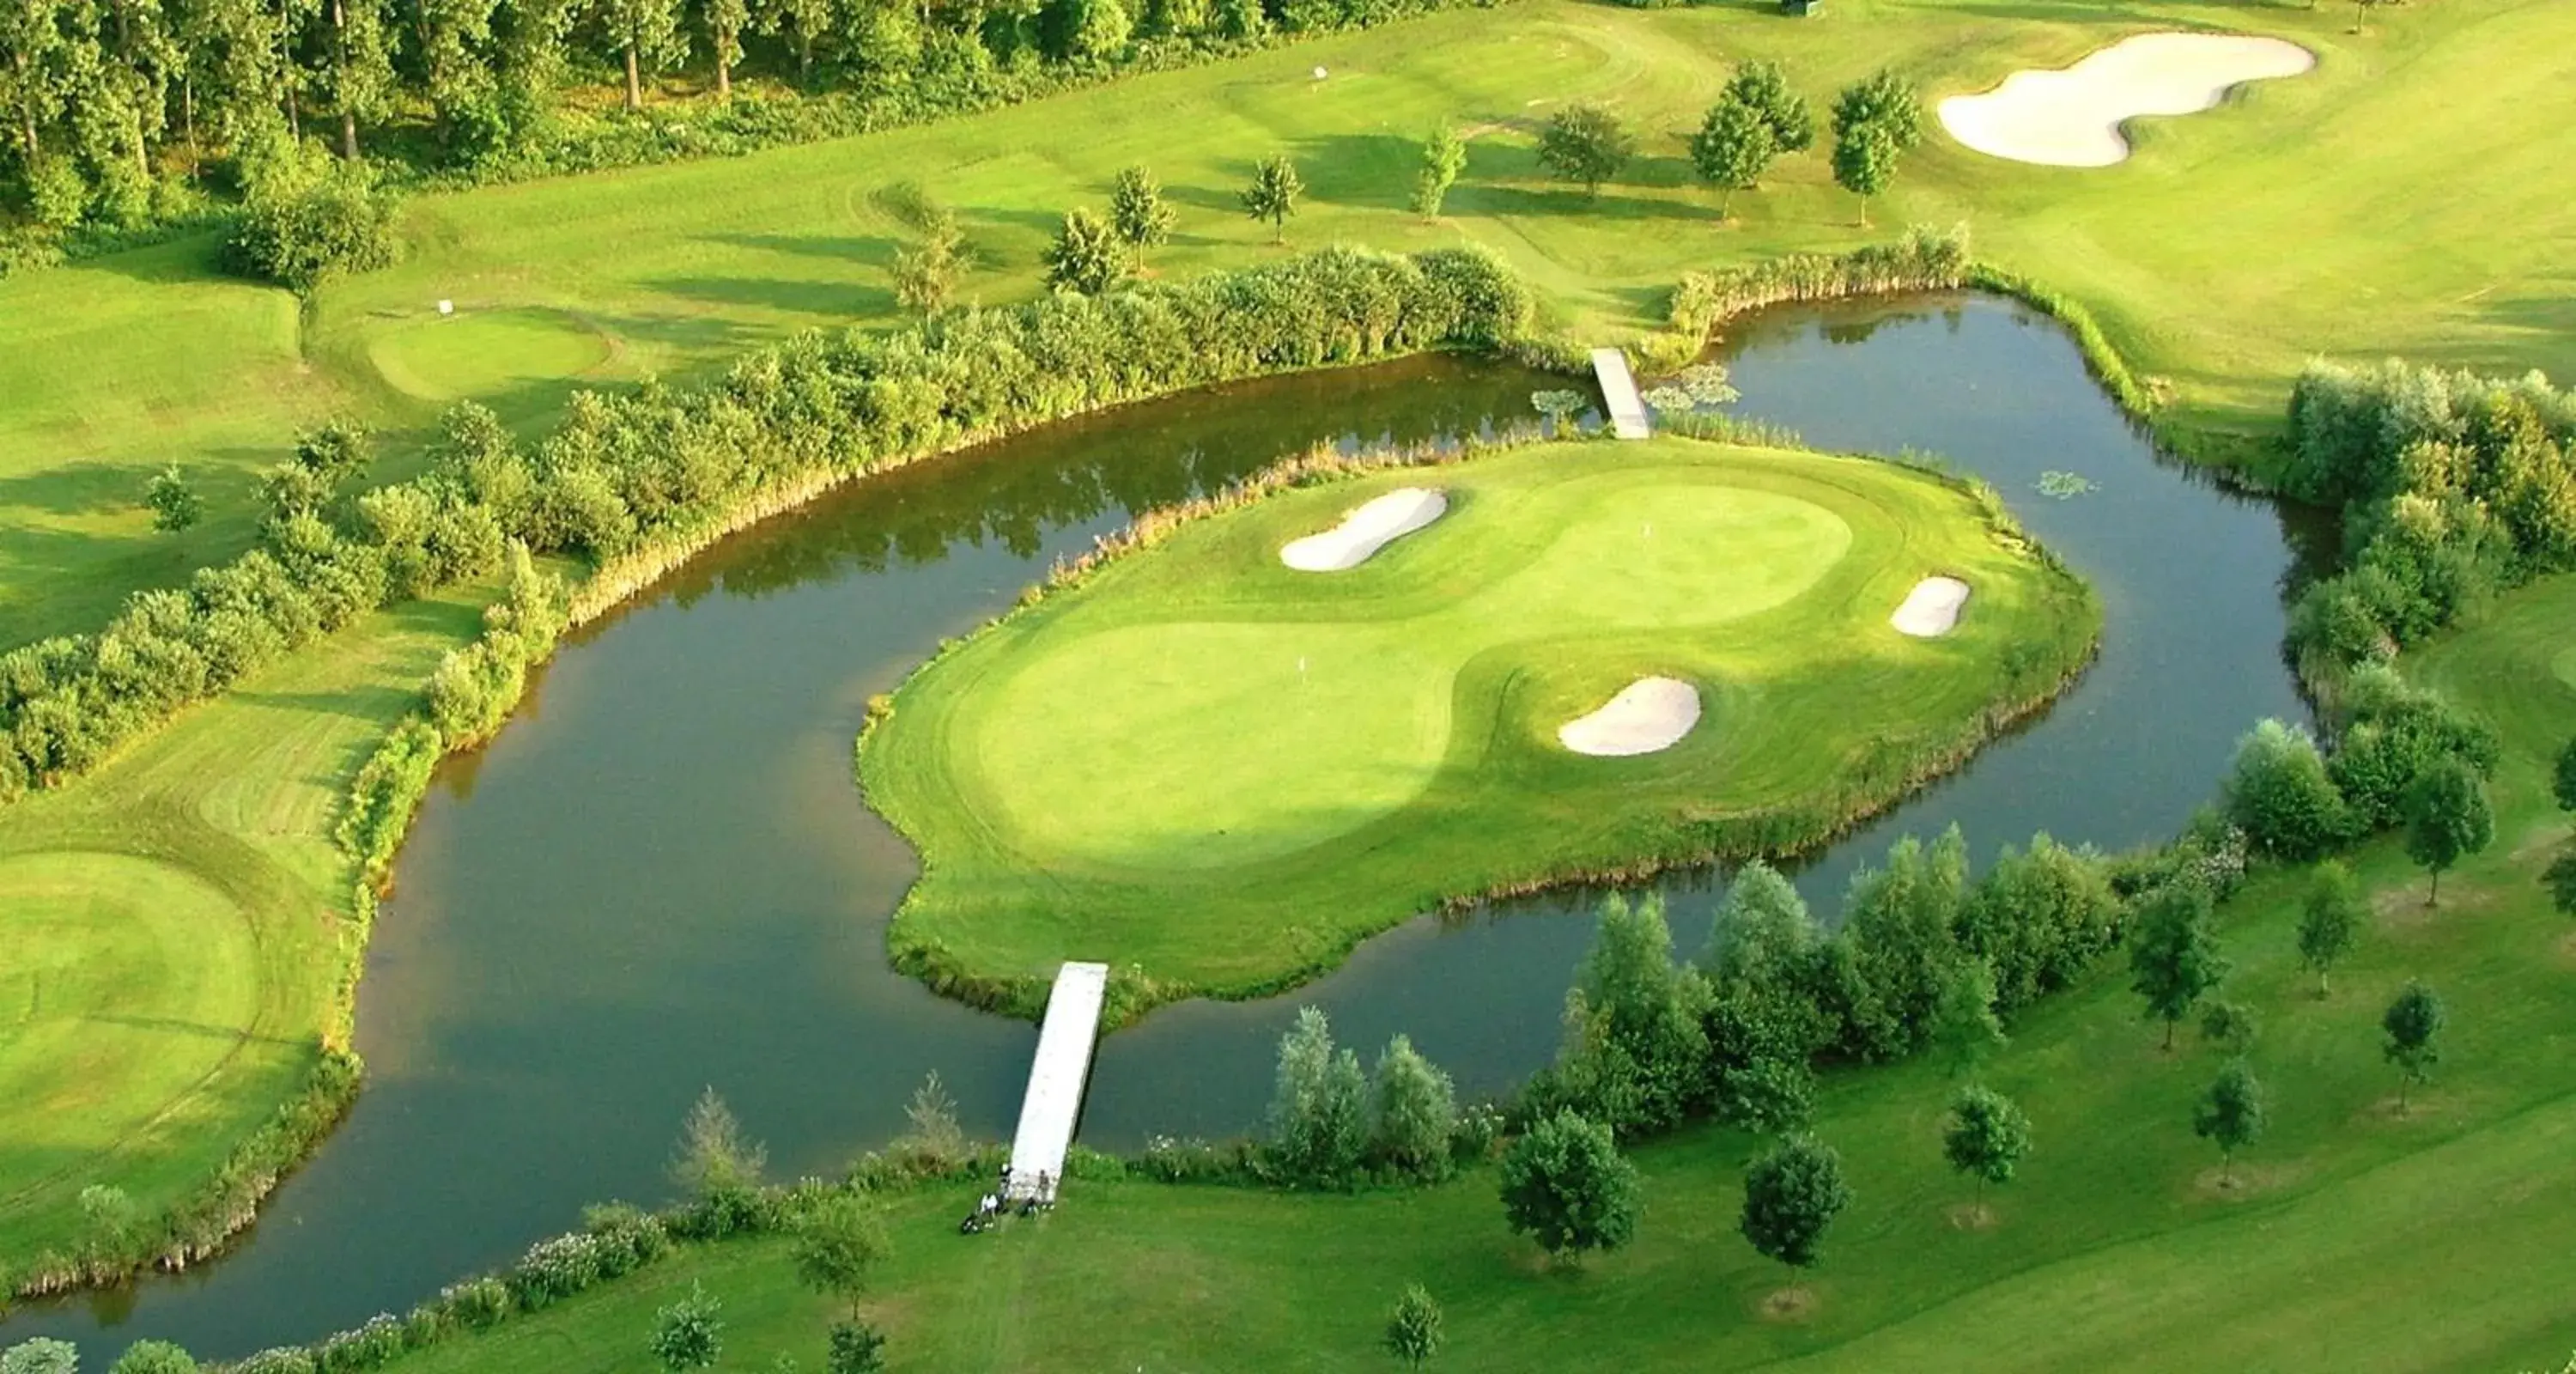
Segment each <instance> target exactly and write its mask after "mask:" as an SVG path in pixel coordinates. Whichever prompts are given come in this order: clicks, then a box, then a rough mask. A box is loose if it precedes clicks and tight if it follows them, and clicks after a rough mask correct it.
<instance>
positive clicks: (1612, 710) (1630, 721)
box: [1556, 677, 1699, 758]
mask: <svg viewBox="0 0 2576 1374" xmlns="http://www.w3.org/2000/svg"><path fill="white" fill-rule="evenodd" d="M1698 724H1699V689H1698V688H1696V687H1693V686H1691V685H1690V684H1689V683H1687V682H1684V681H1682V680H1681V679H1680V678H1672V677H1641V678H1639V679H1637V680H1636V681H1634V682H1631V683H1629V684H1628V685H1627V686H1625V687H1622V688H1620V689H1619V695H1617V696H1615V697H1612V698H1610V700H1609V702H1608V703H1607V704H1606V705H1604V706H1603V707H1602V708H1601V709H1600V710H1598V711H1595V712H1593V713H1592V714H1590V715H1588V716H1578V717H1576V718H1575V719H1573V720H1569V721H1567V722H1566V723H1565V724H1563V725H1560V726H1558V727H1557V730H1556V738H1557V742H1558V743H1561V744H1563V745H1564V746H1565V747H1566V748H1568V749H1571V750H1573V751H1574V752H1576V753H1578V754H1591V755H1594V756H1595V757H1599V758H1625V757H1627V756H1628V755H1630V754H1652V753H1655V752H1657V751H1659V750H1664V749H1670V748H1672V747H1673V746H1674V745H1676V744H1679V743H1681V739H1682V736H1684V735H1687V734H1689V733H1690V732H1691V727H1693V726H1695V725H1698Z"/></svg>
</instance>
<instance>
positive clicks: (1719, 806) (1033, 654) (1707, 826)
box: [859, 439, 2099, 1011]
mask: <svg viewBox="0 0 2576 1374" xmlns="http://www.w3.org/2000/svg"><path fill="white" fill-rule="evenodd" d="M1423 482H1435V483H1437V495H1438V496H1439V497H1441V498H1445V509H1443V510H1442V511H1441V512H1440V513H1439V515H1438V516H1437V518H1436V519H1433V520H1431V521H1430V523H1428V524H1427V525H1426V526H1424V527H1422V528H1420V529H1418V530H1415V531H1413V532H1411V533H1406V534H1402V535H1399V536H1397V537H1395V538H1394V539H1393V540H1392V541H1391V542H1389V543H1387V544H1385V545H1384V546H1383V547H1378V548H1376V549H1375V550H1374V551H1373V552H1370V553H1368V554H1367V555H1366V558H1365V561H1362V562H1358V563H1356V565H1355V566H1351V567H1348V568H1344V569H1340V570H1336V571H1321V572H1314V571H1301V570H1299V569H1296V568H1292V567H1289V566H1286V565H1285V563H1284V554H1285V553H1290V552H1293V551H1294V550H1295V549H1296V546H1297V541H1298V540H1299V539H1300V538H1301V537H1329V536H1330V535H1331V534H1332V532H1333V531H1334V530H1336V529H1338V528H1339V527H1340V526H1341V525H1342V524H1344V523H1348V521H1346V516H1347V517H1349V519H1350V520H1356V519H1357V518H1358V517H1357V516H1356V515H1354V514H1352V513H1353V512H1364V511H1366V510H1367V509H1368V507H1369V505H1370V504H1371V503H1372V501H1373V500H1384V499H1387V498H1389V497H1392V498H1394V499H1397V500H1402V499H1404V498H1405V496H1406V495H1408V494H1409V493H1413V492H1417V491H1421V490H1422V488H1421V486H1420V485H1419V484H1420V483H1423ZM1308 531H1324V532H1325V534H1324V535H1323V536H1310V535H1308V533H1307V532H1308ZM1935 574H1940V575H1947V576H1950V577H1953V578H1955V579H1959V580H1964V581H1965V582H1966V583H1968V584H1969V585H1970V586H1972V587H1973V588H1975V599H1974V600H1973V601H1972V602H1971V603H1970V605H1971V607H1972V609H1971V610H1970V612H1969V613H1968V614H1967V616H1966V617H1965V619H1964V620H1962V621H1961V622H1960V624H1959V625H1958V627H1957V628H1956V629H1955V631H1952V632H1949V633H1945V634H1940V635H1937V636H1936V635H1908V634H1905V633H1901V632H1900V631H1899V630H1898V629H1897V628H1896V627H1895V626H1893V625H1891V624H1890V623H1889V622H1890V619H1891V616H1892V614H1893V613H1894V612H1896V611H1897V609H1898V608H1899V606H1900V605H1901V604H1902V603H1903V602H1905V601H1906V599H1907V595H1908V593H1909V591H1910V590H1911V589H1912V588H1913V587H1914V586H1915V585H1916V584H1917V583H1918V582H1919V581H1921V580H1923V579H1925V578H1927V577H1930V576H1933V575H1935ZM2098 620H2099V611H2098V610H2097V609H2096V608H2095V607H2094V606H2093V604H2092V602H2091V600H2090V597H2089V596H2088V594H2087V593H2086V592H2085V591H2084V590H2083V588H2082V587H2081V585H2080V584H2079V583H2077V582H2076V581H2075V580H2074V579H2073V578H2072V577H2070V576H2068V575H2067V574H2065V573H2064V572H2062V571H2059V570H2057V569H2055V568H2053V567H2051V566H2048V565H2045V564H2043V563H2041V562H2040V561H2039V560H2038V559H2037V558H2036V557H2035V556H2034V555H2033V552H2032V551H2031V550H2030V548H2029V546H2028V544H2027V542H2026V541H2025V540H2023V539H2022V538H2021V537H2020V536H2019V535H2018V534H2017V533H2015V532H2013V531H2011V530H2009V529H2007V528H2001V527H1998V526H1997V525H1996V524H1995V523H1994V521H1993V518H1992V517H1991V516H1989V515H1987V514H1986V513H1984V512H1983V511H1981V510H1980V509H1979V508H1978V507H1977V505H1976V503H1975V501H1974V500H1973V498H1972V497H1970V495H1969V494H1968V493H1966V492H1965V491H1963V490H1960V489H1959V488H1957V487H1955V486H1952V485H1949V484H1946V483H1943V482H1941V481H1939V480H1937V479H1934V478H1932V477H1929V476H1927V475H1924V474H1921V473H1915V472H1909V471H1907V470H1905V469H1903V468H1898V467H1894V466H1891V465H1887V464H1883V463H1874V462H1870V461H1867V460H1860V459H1849V458H1823V457H1817V456H1813V455H1805V454H1793V453H1783V452H1772V451H1762V450H1753V449H1742V448H1733V447H1727V446H1721V445H1715V444H1709V443H1704V442H1695V441H1688V440H1678V439H1664V440H1658V441H1655V442H1653V443H1650V444H1644V445H1630V444H1620V445H1585V446H1583V447H1580V448H1577V449H1567V448H1564V447H1562V446H1557V445H1542V446H1538V447H1534V448H1529V449H1524V450H1517V451H1510V452H1505V453H1502V454H1500V455H1497V456H1491V457H1478V458H1473V459H1471V460H1469V461H1466V462H1463V463H1456V464H1450V465H1444V466H1440V467H1436V468H1431V469H1427V470H1423V471H1420V472H1415V471H1408V470H1402V469H1399V470H1397V471H1395V472H1392V473H1384V474H1377V475H1370V476H1364V477H1362V478H1360V479H1359V480H1356V481H1350V482H1332V483H1326V484H1324V485H1320V486H1314V487H1308V488H1302V489H1294V490H1290V491H1286V492H1282V493H1280V494H1277V495H1274V496H1270V497H1267V498H1265V499H1263V500H1261V501H1259V502H1258V503H1256V504H1254V505H1252V506H1250V507H1247V508H1244V509H1241V510H1238V511H1231V512H1226V513H1224V514H1221V515H1216V516H1213V517H1210V518H1206V519H1203V520H1196V521H1190V522H1187V523H1185V524H1184V525H1183V526H1182V527H1181V528H1180V529H1178V530H1177V531H1175V532H1174V533H1173V534H1172V535H1171V536H1170V537H1168V538H1165V539H1162V540H1160V541H1159V542H1157V543H1155V544H1154V545H1153V546H1152V547H1150V548H1148V549H1145V550H1143V551H1140V552H1136V553H1132V554H1128V555H1125V556H1122V557H1117V558H1113V559H1112V560H1110V561H1109V562H1108V563H1107V564H1105V565H1103V566H1100V567H1098V568H1097V569H1096V570H1094V571H1092V572H1090V573H1088V574H1087V575H1086V576H1084V577H1083V578H1082V579H1081V581H1080V585H1079V586H1077V587H1074V588H1072V589H1069V590H1059V591H1056V592H1054V593H1052V594H1050V595H1049V596H1048V597H1047V598H1046V599H1044V600H1043V601H1041V602H1039V603H1037V604H1036V605H1035V606H1033V607H1030V608H1028V609H1026V610H1023V611H1020V612H1017V613H1015V614H1013V615H1011V616H1009V617H1006V618H1005V619H1004V620H1002V621H1001V622H1000V623H998V624H996V625H995V626H994V627H992V628H991V629H989V630H986V631H984V632H983V633H981V634H979V635H978V636H976V637H975V638H974V639H972V640H971V641H969V642H967V643H966V644H964V645H962V646H960V647H958V648H957V649H956V650H955V651H953V652H950V653H947V654H943V655H942V656H941V657H940V658H939V659H938V661H937V662H936V663H935V664H934V665H932V666H931V667H930V668H929V669H928V670H926V671H925V672H923V673H922V674H921V675H920V676H919V677H917V678H915V679H914V680H912V681H911V682H909V683H907V684H905V686H904V687H903V688H902V690H900V691H898V692H897V693H896V694H895V695H894V698H893V701H892V710H891V714H890V715H889V716H887V718H886V719H885V720H884V721H883V722H882V723H881V724H879V725H878V726H877V727H876V728H875V729H874V731H872V732H871V734H870V736H869V737H868V739H867V741H866V743H865V744H864V745H863V746H862V748H861V750H860V754H859V762H860V771H861V776H862V780H863V783H864V785H865V788H866V791H867V795H868V797H869V799H870V801H871V802H872V803H873V804H874V805H875V806H876V807H877V808H878V809H880V810H881V811H883V812H884V813H885V814H886V815H887V816H888V817H889V818H890V819H892V820H893V821H894V822H895V824H896V825H897V827H898V828H900V829H902V830H903V831H904V833H905V835H906V837H907V838H909V839H910V840H911V841H912V842H913V844H914V845H915V847H916V848H918V849H919V850H920V851H921V853H922V861H923V867H924V869H925V870H926V876H925V878H924V880H923V881H922V882H921V884H920V885H919V886H917V887H915V888H914V889H913V892H912V894H911V895H910V896H909V897H908V898H907V899H906V905H905V907H904V909H903V911H902V912H900V913H899V914H898V915H897V917H896V919H895V926H894V936H893V938H894V941H895V944H896V947H897V949H898V950H899V951H900V950H905V949H931V950H937V951H939V952H940V953H939V955H938V956H937V957H938V958H940V959H941V960H942V961H943V966H946V965H945V962H944V961H947V960H953V961H954V966H955V967H956V968H958V969H959V970H960V971H962V972H963V973H964V974H965V975H967V976H968V977H971V978H980V979H984V980H989V981H992V982H995V983H1003V984H1007V983H1011V982H1014V981H1020V980H1035V981H1038V982H1041V983H1042V982H1043V981H1044V976H1050V975H1051V973H1052V970H1053V969H1054V967H1055V965H1056V964H1057V963H1059V962H1061V961H1062V960H1064V959H1066V958H1068V957H1077V956H1079V955H1080V953H1081V952H1082V951H1087V950H1113V951H1116V952H1117V953H1118V954H1119V956H1120V958H1121V960H1122V962H1123V963H1125V964H1130V965H1133V966H1135V972H1134V973H1133V974H1132V975H1130V976H1132V977H1135V978H1138V979H1140V980H1141V987H1140V988H1139V990H1138V992H1137V993H1133V994H1130V995H1131V996H1134V997H1137V998H1139V1000H1141V1001H1146V1002H1147V1003H1148V1004H1150V1001H1155V1000H1167V999H1169V998H1172V997H1179V996H1191V995H1216V996H1244V995H1247V994H1250V993H1256V992H1262V991H1268V990H1271V989H1275V988H1278V987H1281V986H1285V985H1288V984H1290V983H1293V982H1295V981H1298V980H1300V979H1301V978H1302V977H1304V976H1308V975H1311V974H1312V973H1314V972H1317V971H1320V970H1321V969H1322V968H1324V967H1327V966H1329V965H1330V964H1331V963H1333V962H1337V961H1338V958H1339V956H1340V955H1341V954H1342V953H1344V952H1346V951H1347V950H1349V949H1350V948H1351V947H1352V946H1353V945H1355V944H1357V943H1358V942H1359V941H1360V940H1361V939H1364V938H1366V937H1367V936H1369V935H1372V934H1375V933H1376V932H1378V931H1380V930H1383V929H1385V928H1387V927H1389V926H1392V925H1395V924H1396V923H1398V922H1400V921H1402V920H1404V919H1405V918H1406V917H1408V916H1412V915H1414V914H1416V913H1419V912H1421V911H1423V910H1426V909H1429V908H1432V907H1436V906H1439V905H1441V904H1442V903H1444V902H1452V901H1455V900H1457V899H1460V898H1464V897H1469V896H1474V895H1477V894H1480V893H1484V892H1488V891H1499V890H1510V889H1516V888H1529V887H1535V886H1539V885H1542V884H1544V883H1546V882H1549V881H1551V880H1558V881H1561V880H1565V879H1570V878H1577V877H1585V876H1592V875H1604V874H1613V873H1628V874H1638V873H1643V872H1646V871H1649V870H1651V869H1652V868H1654V867H1656V866H1660V865H1663V864H1673V863H1684V862H1691V861H1700V862H1705V861H1707V860H1709V859H1711V858H1720V857H1725V858H1741V857H1747V856H1749V855H1751V854H1754V853H1758V852H1765V851H1771V852H1776V851H1778V850H1780V849H1784V848H1797V847H1803V846H1805V845H1808V844H1812V843H1815V842H1817V841H1820V840H1822V839H1825V838H1827V837H1829V836H1831V835H1833V834H1834V833H1836V832H1837V831H1839V830H1841V829H1844V828H1846V827H1847V826H1849V825H1850V824H1851V823H1852V822H1854V821H1855V820H1857V819H1859V818H1861V817H1864V816H1867V815H1868V814H1870V813H1872V812H1874V811H1876V810H1878V809H1880V808H1881V807H1883V806H1885V805H1886V804H1887V803H1888V802H1889V801H1891V800H1892V799H1893V798H1894V797H1895V796H1896V795H1897V794H1898V793H1899V792H1901V791H1902V790H1903V789H1904V788H1905V787H1906V786H1908V785H1910V784H1913V783H1916V782H1919V781H1921V780H1923V779H1925V778H1927V777H1930V776H1932V775H1934V774H1935V773H1937V772H1938V771H1941V770H1942V769H1944V768H1946V767H1947V766H1950V765H1952V764H1955V763H1956V762H1957V761H1958V760H1959V759H1960V758H1962V757H1964V756H1965V755H1966V754H1967V752H1968V751H1969V750H1971V749H1973V748H1974V747H1975V745H1976V744H1977V743H1979V742H1980V741H1981V740H1982V739H1983V738H1984V737H1985V736H1986V735H1988V734H1990V733H1992V732H1993V731H1994V730H1995V729H1997V728H1999V727H2000V726H2002V725H2003V724H2005V723H2008V722H2009V721H2011V720H2012V719H2014V718H2015V717H2017V716H2020V715H2022V714H2025V713H2027V712H2028V711H2030V710H2032V709H2035V708H2036V707H2038V706H2039V705H2041V704H2043V703H2044V702H2045V701H2046V700H2047V699H2048V697H2049V696H2050V695H2052V694H2053V693H2054V691H2055V689H2056V688H2057V687H2058V686H2059V685H2060V684H2061V683H2063V682H2064V681H2065V680H2066V679H2067V678H2068V677H2069V676H2071V675H2072V674H2073V673H2074V672H2075V671H2077V670H2078V669H2079V668H2080V667H2081V665H2082V663H2083V661H2084V659H2085V658H2086V657H2087V656H2088V654H2089V653H2090V650H2091V647H2092V642H2093V635H2094V633H2095V630H2096V627H2097V625H2098ZM1650 678H1673V679H1678V680H1680V681H1682V682H1684V683H1687V684H1688V685H1689V686H1690V687H1691V689H1692V690H1693V691H1695V692H1696V693H1697V700H1696V701H1693V702H1691V703H1690V704H1689V706H1688V707H1687V708H1686V709H1688V710H1689V711H1690V712H1691V720H1693V721H1695V722H1696V723H1695V725H1693V726H1689V727H1688V728H1686V730H1685V732H1683V733H1681V734H1679V736H1678V737H1677V738H1674V739H1672V740H1671V741H1670V743H1669V744H1668V745H1667V744H1665V743H1664V741H1663V740H1662V739H1661V738H1657V739H1655V740H1654V741H1652V742H1651V743H1650V744H1649V745H1648V746H1647V747H1642V748H1637V749H1635V750H1633V751H1632V754H1631V756H1629V757H1616V758H1602V757H1587V756H1585V755H1584V754H1583V753H1580V752H1577V751H1576V750H1574V749H1571V748H1569V747H1567V744H1566V743H1565V742H1564V741H1562V740H1561V739H1560V731H1571V730H1572V728H1573V727H1572V726H1571V725H1570V723H1571V722H1577V721H1580V720H1583V719H1585V718H1586V717H1587V716H1588V715H1589V714H1590V713H1593V712H1595V711H1596V710H1598V709H1600V708H1602V707H1603V706H1604V703H1607V702H1610V701H1612V700H1614V699H1615V698H1616V697H1617V696H1618V695H1619V694H1620V693H1621V692H1622V691H1623V690H1624V689H1627V688H1629V687H1630V685H1631V684H1633V683H1635V682H1637V681H1639V680H1641V679H1650ZM1596 752H1597V751H1596ZM1148 990H1150V991H1148ZM1136 1010H1140V1011H1141V1010H1143V1006H1138V1007H1137V1008H1136Z"/></svg>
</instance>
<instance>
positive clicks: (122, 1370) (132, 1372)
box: [108, 1341, 197, 1374]
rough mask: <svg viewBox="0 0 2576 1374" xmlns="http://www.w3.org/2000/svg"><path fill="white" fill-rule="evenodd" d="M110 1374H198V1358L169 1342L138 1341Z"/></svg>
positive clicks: (113, 1367) (117, 1362) (121, 1357)
mask: <svg viewBox="0 0 2576 1374" xmlns="http://www.w3.org/2000/svg"><path fill="white" fill-rule="evenodd" d="M108 1374H197V1361H196V1358H195V1357H194V1356H192V1355H190V1354H189V1353H188V1352H187V1351H185V1350H183V1349H181V1348H180V1347H178V1346H175V1345H172V1344H171V1343H170V1342H168V1341H136V1342H135V1343H134V1344H132V1345H130V1346H127V1347H126V1349H125V1353H124V1354H122V1355H120V1356H118V1357H117V1359H116V1363H115V1364H113V1365H111V1366H109V1367H108Z"/></svg>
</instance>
